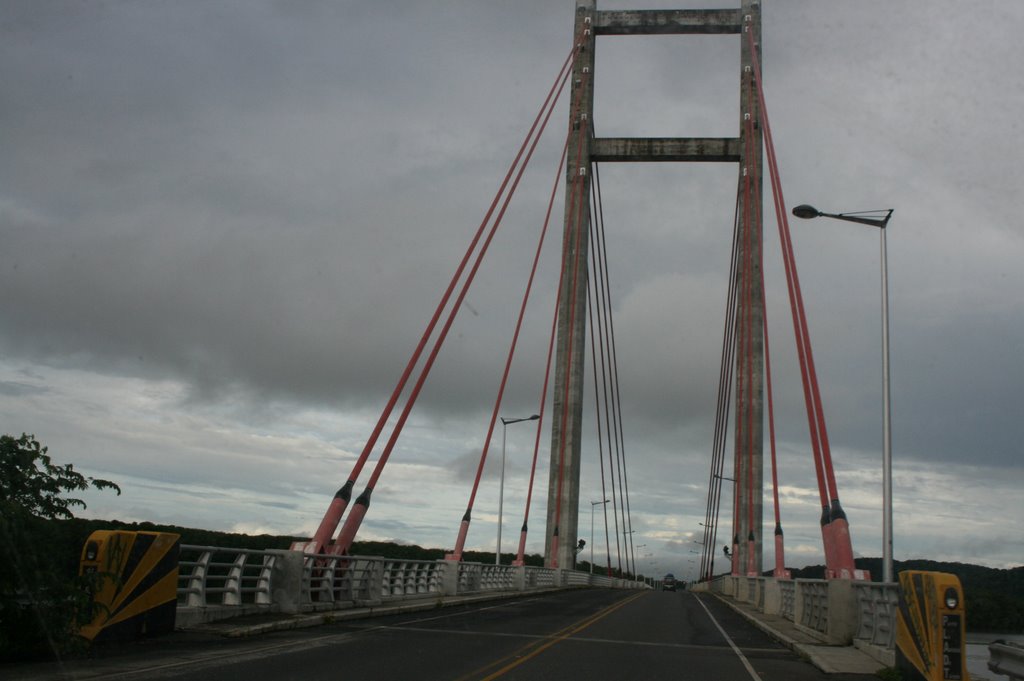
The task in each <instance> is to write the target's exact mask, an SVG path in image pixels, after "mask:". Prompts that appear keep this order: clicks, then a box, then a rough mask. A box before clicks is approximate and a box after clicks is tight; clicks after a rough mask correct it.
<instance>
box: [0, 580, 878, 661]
mask: <svg viewBox="0 0 1024 681" xmlns="http://www.w3.org/2000/svg"><path fill="white" fill-rule="evenodd" d="M0 677H3V678H5V679H6V678H10V679H32V680H33V681H34V680H36V679H44V678H49V679H76V680H85V679H99V678H102V679H124V680H125V681H129V680H134V679H180V680H185V679H197V680H198V679H203V680H206V679H216V681H253V680H260V679H273V680H274V681H285V680H291V679H295V680H296V681H317V680H319V679H332V680H333V679H345V680H346V681H357V680H358V681H390V680H395V681H399V680H401V681H410V680H412V679H426V680H428V681H432V680H434V679H439V680H440V679H447V680H452V681H479V680H484V679H502V680H503V681H513V680H517V679H518V680H527V679H528V680H530V681H545V680H547V679H551V680H555V679H559V680H563V679H587V680H588V681H591V680H593V681H597V680H601V679H613V680H616V681H619V680H630V679H637V680H640V679H642V680H644V681H647V680H651V681H656V680H658V679H672V680H681V681H686V680H689V679H708V680H712V681H719V680H720V681H733V680H735V681H751V680H753V681H758V680H760V681H775V680H777V681H783V680H785V681H812V680H815V681H825V680H826V679H827V680H828V681H855V680H856V681H867V680H868V679H876V678H877V677H874V676H865V675H857V674H824V673H822V672H820V671H818V670H817V669H816V668H814V667H813V666H812V665H811V664H810V663H808V662H806V661H805V660H803V659H801V658H799V657H798V656H797V655H796V654H794V653H793V652H791V651H790V650H789V649H787V648H785V647H783V646H781V645H779V644H778V643H776V642H775V641H774V640H772V639H771V638H769V637H768V636H767V635H765V634H763V633H762V632H760V631H759V630H757V629H756V628H754V627H752V626H750V625H749V624H747V623H746V621H745V620H743V619H742V618H741V617H740V616H739V615H737V614H736V613H734V612H733V611H732V610H731V609H730V608H729V607H728V606H727V605H725V604H723V603H721V602H719V601H718V600H717V599H716V598H714V597H713V596H709V595H706V594H700V595H697V594H693V593H690V592H688V591H682V592H678V593H673V592H660V591H615V590H607V589H587V590H580V591H568V592H558V593H555V594H547V595H538V596H533V597H526V598H521V599H516V600H504V601H497V602H490V603H483V604H477V605H472V606H461V607H452V608H444V609H439V610H432V611H426V612H421V613H415V614H408V615H393V616H389V617H378V618H373V619H365V620H356V621H350V622H345V623H339V624H333V625H328V626H321V627H317V628H313V629H303V630H296V631H287V632H278V633H274V634H266V635H263V636H259V637H253V638H247V639H226V638H222V637H212V636H210V635H199V634H189V633H177V634H174V635H171V636H168V637H164V638H159V639H151V640H149V641H145V642H142V643H139V644H133V645H130V646H126V647H123V648H119V649H116V650H110V649H108V650H103V649H101V650H99V651H97V654H96V656H95V658H94V659H92V660H84V661H76V662H71V663H66V664H64V665H60V666H53V665H45V666H43V665H35V666H20V667H18V668H14V669H12V668H8V669H6V670H4V669H3V668H2V667H0Z"/></svg>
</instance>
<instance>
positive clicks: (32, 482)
mask: <svg viewBox="0 0 1024 681" xmlns="http://www.w3.org/2000/svg"><path fill="white" fill-rule="evenodd" d="M89 488H95V489H112V490H114V491H116V492H117V493H118V494H120V493H121V488H120V487H118V486H117V485H116V484H115V483H113V482H110V481H109V480H102V479H98V478H90V477H87V476H84V475H82V474H81V473H79V472H77V471H76V470H75V469H74V467H73V466H72V465H71V464H64V465H58V464H55V463H54V462H53V460H52V459H51V458H50V455H49V454H48V453H47V448H46V447H43V446H41V445H40V444H39V442H37V441H36V439H35V436H34V435H25V434H22V436H21V437H19V438H15V437H12V436H10V435H0V660H11V659H16V658H26V657H38V656H41V655H55V656H60V655H63V654H64V653H65V652H67V651H69V650H72V649H74V648H75V647H76V638H75V632H76V631H77V628H78V626H79V625H80V624H81V622H79V621H78V618H79V616H80V615H81V614H82V613H84V612H85V608H84V607H82V606H84V605H85V603H86V601H87V600H88V585H87V584H86V582H85V581H84V580H83V578H80V577H79V576H78V575H77V573H76V571H75V569H74V566H73V565H69V562H68V560H67V559H66V557H65V556H63V555H61V554H60V552H58V551H55V550H54V547H55V545H56V544H58V543H59V542H58V537H59V527H58V523H57V521H60V520H69V519H71V518H74V514H73V513H72V509H73V508H75V507H79V508H85V502H84V501H82V500H81V499H78V498H76V497H71V496H68V494H71V493H75V492H80V491H83V490H87V489H89Z"/></svg>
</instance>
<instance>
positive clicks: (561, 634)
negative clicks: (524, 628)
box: [456, 591, 646, 681]
mask: <svg viewBox="0 0 1024 681" xmlns="http://www.w3.org/2000/svg"><path fill="white" fill-rule="evenodd" d="M645 594H646V592H644V591H641V592H639V593H636V594H633V595H630V596H628V597H626V598H623V599H622V600H620V601H617V602H615V603H612V604H611V605H609V606H607V607H606V608H604V609H603V610H600V611H598V612H597V613H595V614H593V615H588V616H587V617H586V618H584V619H583V620H581V621H579V622H574V623H572V624H570V625H568V626H567V627H563V628H562V629H560V630H559V631H556V632H555V633H553V634H550V635H549V636H546V637H544V638H543V639H541V640H540V641H533V642H531V643H528V644H526V645H525V646H523V647H522V648H520V649H519V650H517V651H515V652H514V653H512V654H510V655H506V656H505V657H503V658H501V659H498V660H495V661H494V662H492V663H490V664H488V665H486V666H484V667H481V668H480V669H477V670H475V671H473V672H470V673H469V674H466V675H465V676H462V677H460V678H459V679H457V680H456V681H465V680H466V679H470V678H474V677H476V675H477V674H482V673H484V672H486V671H487V670H488V669H492V668H494V667H495V666H497V665H499V664H501V663H503V662H505V661H507V660H512V661H511V662H509V663H508V664H506V665H505V666H504V667H502V668H501V669H499V670H497V671H495V672H494V673H492V674H490V675H488V676H485V677H484V678H483V679H481V681H492V680H493V679H497V678H498V677H500V676H504V675H505V674H506V673H508V672H509V671H511V670H513V669H515V668H516V667H518V666H519V665H521V664H523V663H524V662H526V661H527V660H531V659H533V658H534V657H536V656H537V655H540V654H541V653H542V652H544V651H545V650H547V649H548V648H550V647H551V646H553V645H555V644H556V643H558V642H560V641H564V640H565V639H567V638H569V637H570V636H572V635H573V634H578V633H579V632H581V631H583V630H584V629H586V628H587V627H589V626H591V625H593V624H595V623H597V622H598V621H600V620H602V619H604V618H605V617H607V616H608V615H610V614H612V613H613V612H615V611H616V610H618V609H619V608H621V607H623V606H624V605H626V604H628V603H631V602H633V601H635V600H636V599H638V598H640V597H641V596H643V595H645Z"/></svg>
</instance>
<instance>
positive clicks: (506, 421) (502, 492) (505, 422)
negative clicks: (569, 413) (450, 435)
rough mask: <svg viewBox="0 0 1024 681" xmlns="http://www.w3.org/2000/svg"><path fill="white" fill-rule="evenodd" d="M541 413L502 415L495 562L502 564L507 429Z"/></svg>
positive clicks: (536, 417)
mask: <svg viewBox="0 0 1024 681" xmlns="http://www.w3.org/2000/svg"><path fill="white" fill-rule="evenodd" d="M539 418H540V414H534V415H533V416H527V417H526V418H521V419H507V418H505V417H504V416H502V417H501V483H500V484H499V486H498V546H497V548H496V549H495V551H494V564H495V565H501V512H502V510H503V508H502V507H503V506H504V504H505V429H506V428H507V427H508V426H509V424H512V423H519V422H520V421H536V420H537V419H539Z"/></svg>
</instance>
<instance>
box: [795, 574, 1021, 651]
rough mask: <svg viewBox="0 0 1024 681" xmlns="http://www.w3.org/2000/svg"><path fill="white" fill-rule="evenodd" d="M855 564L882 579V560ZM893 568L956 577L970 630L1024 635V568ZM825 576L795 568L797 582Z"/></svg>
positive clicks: (873, 576)
mask: <svg viewBox="0 0 1024 681" xmlns="http://www.w3.org/2000/svg"><path fill="white" fill-rule="evenodd" d="M855 563H856V566H857V568H858V569H861V570H868V571H869V572H870V573H871V578H872V579H873V580H875V581H879V580H880V579H881V575H882V559H881V558H858V559H856V561H855ZM893 569H894V571H895V572H896V574H899V573H900V572H901V571H903V570H932V571H935V572H948V573H951V574H954V575H956V576H957V577H959V579H960V584H961V585H962V586H963V588H964V596H965V599H966V605H967V622H968V629H969V630H970V631H984V632H1000V633H1007V634H1009V633H1024V566H1021V567H1015V568H1011V569H1008V570H1000V569H997V568H990V567H985V566H983V565H971V564H970V563H946V562H942V561H937V560H924V559H914V560H897V561H893ZM824 575H825V566H824V565H812V566H809V567H805V568H800V569H793V577H794V578H795V579H822V578H823V577H824Z"/></svg>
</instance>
